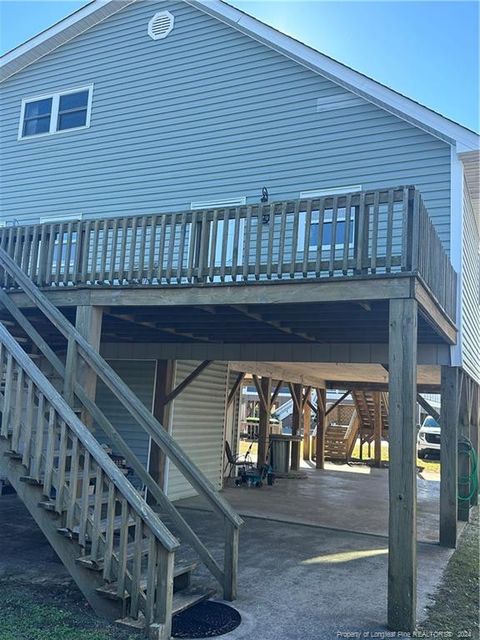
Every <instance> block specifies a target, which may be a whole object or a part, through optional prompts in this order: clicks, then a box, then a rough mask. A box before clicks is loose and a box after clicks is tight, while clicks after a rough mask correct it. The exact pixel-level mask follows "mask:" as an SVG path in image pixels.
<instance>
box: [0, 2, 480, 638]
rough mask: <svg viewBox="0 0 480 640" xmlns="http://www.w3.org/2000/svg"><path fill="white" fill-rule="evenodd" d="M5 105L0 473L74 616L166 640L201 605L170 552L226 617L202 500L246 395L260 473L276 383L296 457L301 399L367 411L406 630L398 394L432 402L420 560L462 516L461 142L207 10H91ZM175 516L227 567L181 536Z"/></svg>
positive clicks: (474, 234)
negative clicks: (199, 512) (430, 465)
mask: <svg viewBox="0 0 480 640" xmlns="http://www.w3.org/2000/svg"><path fill="white" fill-rule="evenodd" d="M0 86H1V92H2V109H1V119H2V128H1V152H2V157H1V163H2V166H1V212H0V216H1V218H0V220H1V228H0V267H1V269H0V283H1V287H2V288H1V289H0V305H1V319H2V323H1V324H0V370H1V381H2V384H1V393H0V409H1V413H2V421H1V430H0V435H1V439H0V453H1V465H2V473H3V474H4V475H5V476H6V477H7V478H8V480H9V482H10V483H11V484H12V485H13V486H14V488H15V489H16V491H17V493H18V495H19V496H20V498H21V499H22V500H23V501H24V503H25V505H26V506H27V508H28V509H29V510H30V512H31V514H32V516H33V517H34V518H35V520H36V521H37V523H38V524H39V526H40V527H41V529H42V530H43V532H44V533H45V535H46V536H47V538H48V540H49V541H50V543H51V545H52V546H53V548H54V549H55V551H56V552H57V553H58V555H59V556H60V558H61V559H62V561H63V562H64V563H65V565H66V567H67V568H68V570H69V571H70V572H71V574H72V576H73V578H74V579H75V580H76V582H77V584H78V585H79V587H80V588H81V589H82V591H83V593H84V594H85V596H86V598H87V599H88V600H89V602H90V603H91V604H92V606H93V607H94V608H95V610H96V611H97V612H99V613H101V614H102V615H106V616H108V617H110V618H113V619H118V618H122V617H124V618H128V619H130V620H137V621H141V623H142V624H143V625H144V626H145V628H146V630H148V632H149V633H150V635H151V637H157V638H162V639H165V638H168V637H170V625H171V617H172V613H174V612H175V611H177V610H178V608H185V606H188V604H189V603H193V602H195V601H196V600H197V599H198V597H197V596H198V594H197V596H196V595H195V594H193V595H192V594H190V596H188V597H189V598H190V599H189V600H188V598H187V595H185V594H186V593H188V589H187V591H185V589H184V587H186V586H188V582H189V574H190V572H191V570H192V565H189V564H181V563H180V564H179V563H178V562H176V556H177V553H178V550H179V548H180V542H181V544H182V545H188V546H189V547H190V549H191V550H192V551H193V553H194V555H195V557H196V559H198V560H199V561H200V562H201V563H203V565H204V567H205V568H206V570H207V571H208V572H209V573H210V574H211V576H213V578H214V579H215V581H216V584H217V585H218V586H219V588H220V592H219V593H220V595H222V596H223V597H224V598H225V599H234V598H235V595H236V590H237V563H238V556H237V550H238V539H239V531H240V525H241V523H242V521H241V519H240V517H239V516H238V515H237V513H236V512H235V511H234V510H233V509H232V508H231V506H230V505H229V503H228V502H227V501H226V500H225V498H224V497H223V496H222V493H221V491H220V490H221V489H222V485H223V481H224V480H223V469H224V448H225V439H227V440H229V441H230V443H231V445H232V448H233V449H235V445H236V442H235V441H236V434H237V433H238V424H237V423H238V398H239V396H240V389H241V381H242V376H243V374H244V373H250V374H252V375H254V378H255V380H256V384H257V385H258V390H259V397H260V399H261V405H262V407H263V414H262V415H263V417H262V415H261V416H260V423H259V463H262V462H263V461H264V460H265V459H266V456H267V452H268V438H269V432H268V424H269V420H268V415H267V414H268V412H269V407H271V406H272V400H273V398H274V396H275V386H274V385H272V379H273V380H275V381H277V382H278V384H277V388H280V385H281V384H282V381H283V383H284V384H286V383H290V384H291V388H292V394H293V395H294V398H295V412H296V415H295V416H294V417H295V424H294V433H298V432H299V430H300V428H301V426H300V425H301V414H302V411H303V409H304V406H305V404H306V402H305V398H306V394H307V391H308V389H310V388H312V387H313V388H314V389H318V397H319V398H322V394H323V397H324V394H325V389H326V388H334V389H348V390H355V389H357V390H372V391H378V392H382V393H383V394H385V393H386V392H388V398H389V400H388V408H389V415H388V425H389V426H388V432H389V435H388V437H389V446H390V468H389V474H390V504H389V510H390V515H389V522H390V535H389V556H388V564H389V579H388V624H389V626H390V627H391V628H392V629H396V630H411V629H413V628H414V626H415V609H416V488H415V472H416V425H415V415H416V401H417V396H418V394H419V393H420V392H431V393H441V395H442V405H441V412H440V413H441V427H442V430H441V439H442V441H441V456H442V459H441V499H440V533H439V538H440V544H442V545H446V546H451V547H452V546H455V544H456V539H457V516H460V518H463V519H468V513H469V504H470V501H472V502H473V501H474V499H475V498H474V497H472V498H471V500H470V499H469V500H465V496H460V497H461V498H462V497H463V500H461V501H460V507H458V505H457V498H458V492H459V489H458V485H457V473H460V475H463V476H464V475H465V474H468V473H469V469H468V464H469V463H468V457H467V456H465V455H463V456H462V455H461V456H460V458H458V457H457V453H458V441H459V437H460V441H461V442H464V443H467V444H468V446H469V447H473V448H475V447H477V448H478V419H479V417H478V416H479V403H478V393H479V385H480V358H479V353H480V322H479V290H480V282H479V274H480V269H479V224H480V217H479V182H478V166H479V138H478V136H477V134H475V133H473V132H472V131H470V130H468V129H466V128H464V127H463V126H460V125H459V124H456V123H455V122H452V121H451V120H449V119H447V118H445V117H443V116H441V115H440V114H438V113H435V112H434V111H432V110H430V109H428V108H426V107H424V106H422V105H420V104H418V103H416V102H414V101H412V100H410V99H408V98H406V97H405V96H403V95H400V94H399V93H396V92H395V91H394V90H393V89H390V88H389V87H386V86H383V85H381V84H379V83H377V82H375V81H374V80H371V79H370V78H368V77H366V76H364V75H362V74H360V73H357V72H356V71H354V70H352V69H350V68H348V67H345V66H344V65H342V64H340V63H338V62H336V61H335V60H332V59H330V58H328V57H327V56H325V55H323V54H321V53H319V52H318V51H315V50H313V49H311V48H309V47H307V46H305V45H303V44H302V43H300V42H298V41H296V40H294V39H292V38H290V37H287V36H286V35H284V34H282V33H280V32H278V31H276V30H274V29H272V28H270V27H268V26H267V25H265V24H262V23H261V22H259V21H258V20H256V19H254V18H251V17H250V16H248V15H246V14H244V13H242V12H240V11H238V10H237V9H235V8H233V7H231V6H230V5H228V4H226V3H224V2H221V1H220V0H182V1H180V0H158V1H157V0H151V1H148V2H147V1H143V0H137V1H135V0H94V1H93V2H90V3H89V4H87V5H85V6H84V7H83V8H82V9H80V10H79V11H77V12H76V13H73V14H72V15H70V16H69V17H67V18H65V19H64V20H62V21H60V22H59V23H57V24H55V25H53V26H52V27H51V28H49V29H47V30H46V31H44V32H42V33H40V34H39V35H38V36H36V37H34V38H32V39H31V40H29V41H28V42H26V43H25V44H23V45H21V46H19V47H17V48H16V49H14V50H13V51H11V52H10V53H7V54H6V55H5V56H4V57H3V58H2V61H1V85H0ZM321 404H322V403H321V402H319V403H318V405H319V406H318V407H317V411H318V421H319V427H318V430H317V433H318V437H317V439H316V446H317V451H316V454H317V455H316V460H317V467H318V468H319V469H321V468H322V464H323V456H324V441H323V439H322V424H323V423H322V420H323V414H322V407H321ZM261 413H262V412H261ZM323 413H324V410H323ZM378 415H379V416H380V410H378ZM380 429H381V426H380ZM102 445H108V449H106V447H105V446H102ZM110 451H111V452H112V455H109V452H110ZM293 456H294V460H293V466H294V467H295V464H297V463H298V458H296V456H298V444H297V443H294V452H293ZM458 460H460V469H458V466H459V462H458ZM126 470H128V471H129V473H128V475H125V471H126ZM319 473H321V472H319ZM460 491H462V488H461V487H460ZM195 494H200V495H201V496H203V497H204V498H205V499H206V500H207V501H208V502H209V504H210V508H211V509H213V511H214V512H215V513H216V514H217V515H219V516H220V520H219V523H220V524H219V525H218V526H219V527H222V528H223V529H222V530H223V532H224V540H225V544H224V553H223V555H222V557H221V558H219V557H218V556H214V554H212V553H211V552H210V550H209V548H208V544H207V543H206V542H205V540H201V539H200V537H199V536H198V535H197V533H196V532H195V531H194V530H193V529H192V527H191V526H190V525H189V524H188V523H187V522H186V520H185V519H184V517H183V516H182V514H181V513H180V511H179V510H178V509H177V508H176V503H175V501H176V500H178V499H180V498H186V497H189V496H192V495H195ZM457 511H458V513H457ZM61 534H63V535H61ZM240 535H241V534H240ZM239 588H242V585H239ZM182 593H183V594H184V596H183V597H184V599H183V600H182V602H181V604H180V605H179V604H178V602H179V598H180V595H181V594H182ZM186 602H187V604H185V603H186Z"/></svg>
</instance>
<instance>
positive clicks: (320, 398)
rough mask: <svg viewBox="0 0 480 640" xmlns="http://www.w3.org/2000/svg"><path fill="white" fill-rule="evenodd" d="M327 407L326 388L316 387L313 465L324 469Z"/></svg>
mask: <svg viewBox="0 0 480 640" xmlns="http://www.w3.org/2000/svg"><path fill="white" fill-rule="evenodd" d="M326 408H327V391H326V389H317V437H316V439H315V467H316V468H317V469H325V429H326V420H325V411H326Z"/></svg>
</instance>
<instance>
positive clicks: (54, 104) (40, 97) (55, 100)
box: [17, 84, 93, 142]
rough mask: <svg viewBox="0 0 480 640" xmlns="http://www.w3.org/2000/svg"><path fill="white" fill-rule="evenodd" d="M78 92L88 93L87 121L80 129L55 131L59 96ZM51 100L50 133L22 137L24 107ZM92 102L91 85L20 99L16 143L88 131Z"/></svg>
mask: <svg viewBox="0 0 480 640" xmlns="http://www.w3.org/2000/svg"><path fill="white" fill-rule="evenodd" d="M80 91H88V101H87V119H86V122H85V124H83V125H82V126H81V127H72V128H71V129H60V130H59V129H57V126H58V106H59V103H60V96H65V95H68V94H70V93H79V92H80ZM48 98H52V112H51V114H50V131H46V132H45V133H37V134H35V135H32V136H24V135H23V125H24V116H25V107H26V105H27V104H28V103H29V102H36V101H37V100H46V99H48ZM92 102H93V84H88V85H83V86H81V87H75V88H74V89H62V90H60V91H52V92H50V93H46V94H43V95H37V96H31V97H29V98H22V106H21V109H20V122H19V124H18V136H17V140H18V141H20V140H21V141H22V142H23V141H24V140H36V139H37V138H45V137H46V136H53V135H57V134H59V133H68V132H69V131H79V130H80V129H88V128H89V127H90V119H91V115H92Z"/></svg>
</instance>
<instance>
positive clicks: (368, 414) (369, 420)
mask: <svg viewBox="0 0 480 640" xmlns="http://www.w3.org/2000/svg"><path fill="white" fill-rule="evenodd" d="M352 398H353V401H354V402H355V407H356V409H357V412H358V415H359V417H360V440H361V443H362V444H363V443H370V442H372V441H373V439H374V426H375V399H374V394H373V393H372V392H369V391H352ZM380 407H381V416H382V438H385V439H386V438H388V393H381V394H380Z"/></svg>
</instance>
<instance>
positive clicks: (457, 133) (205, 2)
mask: <svg viewBox="0 0 480 640" xmlns="http://www.w3.org/2000/svg"><path fill="white" fill-rule="evenodd" d="M185 2H186V3H187V4H190V5H192V6H193V7H196V8H197V9H200V10H201V11H204V12H205V13H208V14H210V15H211V16H213V17H216V18H218V19H219V20H222V21H223V22H225V23H227V24H230V25H231V26H233V27H235V28H236V29H238V30H239V31H242V32H243V33H245V34H246V35H249V36H250V37H252V38H254V39H255V40H258V41H259V42H262V43H263V44H265V45H267V46H269V47H271V48H273V49H275V50H276V51H279V52H280V53H282V54H284V55H286V56H287V57H289V58H291V59H292V60H295V61H296V62H298V63H299V64H302V65H303V66H306V67H308V68H309V69H311V70H313V71H315V72H317V73H319V74H321V75H322V76H324V77H326V78H328V79H330V80H332V81H333V82H335V83H336V84H339V85H341V86H343V87H344V88H345V89H348V90H349V91H352V92H353V93H356V94H357V95H359V96H361V97H362V98H364V99H365V100H368V101H369V102H373V103H374V104H376V105H377V106H380V107H381V108H383V109H385V110H387V111H389V112H391V113H393V114H394V115H396V116H398V117H400V118H402V119H403V120H406V121H407V122H410V123H411V124H414V125H415V126H417V127H419V128H421V129H423V130H425V131H427V132H428V133H430V134H432V135H434V136H436V137H439V138H441V139H443V140H444V141H445V142H449V143H451V144H452V143H454V142H455V143H457V144H460V145H461V146H462V147H465V150H475V149H478V148H479V147H480V136H478V134H476V133H475V132H473V131H470V130H468V129H466V128H465V127H462V126H461V125H459V124H457V123H455V122H453V121H451V120H448V119H447V118H445V117H444V116H442V115H440V114H438V113H435V112H434V111H431V110H430V109H428V108H427V107H424V106H423V105H421V104H418V103H417V102H415V101H413V100H411V99H410V98H407V97H405V96H402V95H401V94H399V93H397V92H396V91H394V90H393V89H390V88H389V87H386V86H385V85H382V84H380V83H378V82H376V81H375V80H372V79H371V78H368V77H367V76H365V75H363V74H361V73H359V72H358V71H354V70H353V69H351V68H350V67H347V66H346V65H343V64H341V63H340V62H337V61H336V60H333V59H332V58H329V57H328V56H326V55H324V54H323V53H320V52H319V51H316V50H315V49H312V48H310V47H308V46H307V45H305V44H303V43H301V42H299V41H298V40H295V39H294V38H292V37H290V36H287V35H285V34H283V33H281V32H280V31H277V30H276V29H274V28H273V27H269V26H268V25H266V24H264V23H262V22H260V21H259V20H257V19H255V18H252V17H250V16H247V15H246V14H244V13H242V12H241V11H239V10H238V9H235V7H232V6H230V5H228V4H225V3H224V2H222V1H221V0H185Z"/></svg>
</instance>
